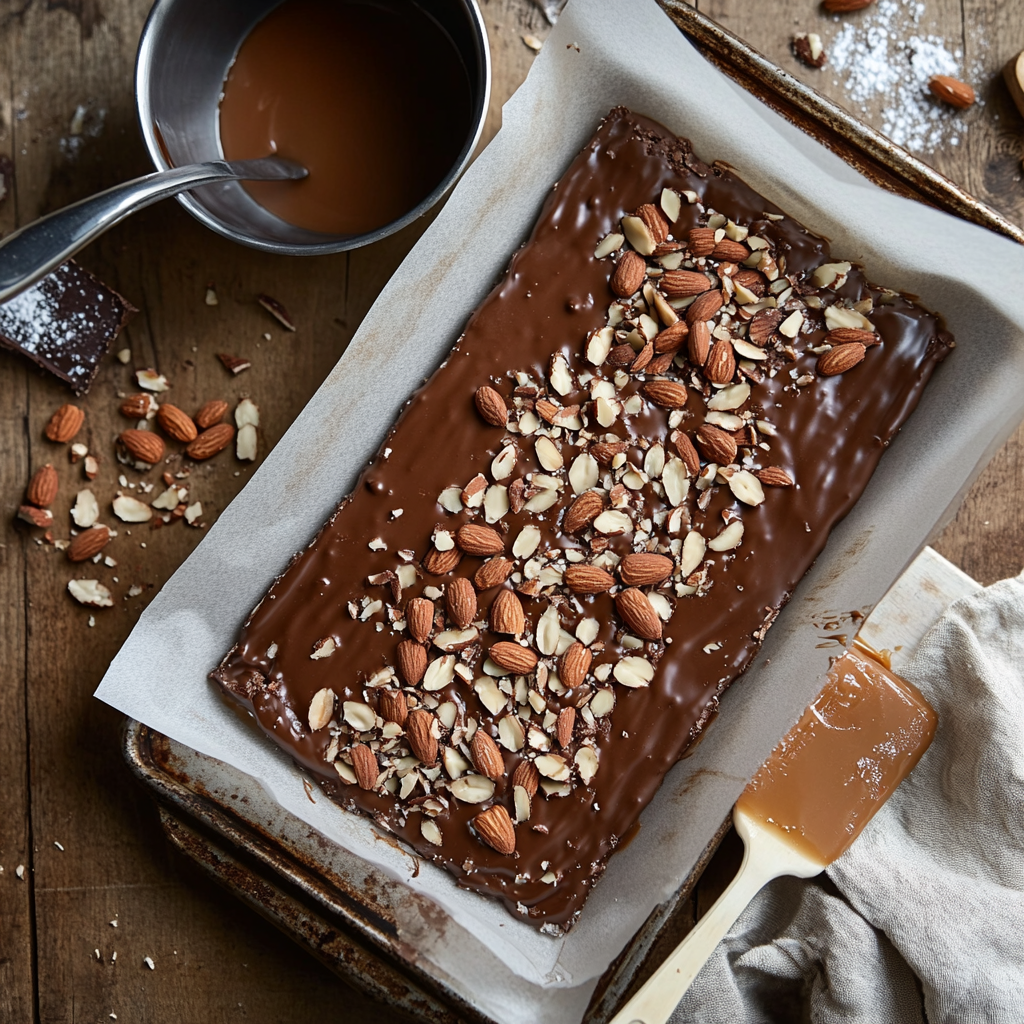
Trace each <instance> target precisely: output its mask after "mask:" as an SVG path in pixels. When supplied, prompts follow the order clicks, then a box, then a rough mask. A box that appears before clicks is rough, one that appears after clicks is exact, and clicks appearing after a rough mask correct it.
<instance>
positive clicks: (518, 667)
mask: <svg viewBox="0 0 1024 1024" xmlns="http://www.w3.org/2000/svg"><path fill="white" fill-rule="evenodd" d="M488 653H489V654H490V657H491V661H493V662H494V663H495V664H496V665H500V666H501V667H502V668H507V669H508V670H509V672H515V673H516V675H527V674H528V673H530V672H532V671H533V670H534V669H535V668H536V667H537V655H536V654H535V653H534V652H533V651H531V650H530V649H529V648H528V647H521V646H520V645H519V644H516V643H512V641H511V640H499V641H498V642H497V643H496V644H494V645H493V646H492V647H491V649H490V651H489V652H488Z"/></svg>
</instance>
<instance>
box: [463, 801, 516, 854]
mask: <svg viewBox="0 0 1024 1024" xmlns="http://www.w3.org/2000/svg"><path fill="white" fill-rule="evenodd" d="M473 828H474V829H476V834H477V835H478V836H479V837H480V838H481V839H482V840H483V841H484V842H485V843H486V844H487V845H488V846H489V847H490V848H491V849H492V850H496V851H497V852H498V853H500V854H502V855H503V856H505V857H510V856H511V855H512V854H513V853H515V852H516V830H515V827H514V826H513V825H512V819H511V818H510V817H509V816H508V811H506V810H505V808H504V807H502V806H501V804H492V805H491V806H490V807H488V808H487V810H486V811H482V812H481V813H480V814H478V815H477V816H476V817H475V818H474V819H473Z"/></svg>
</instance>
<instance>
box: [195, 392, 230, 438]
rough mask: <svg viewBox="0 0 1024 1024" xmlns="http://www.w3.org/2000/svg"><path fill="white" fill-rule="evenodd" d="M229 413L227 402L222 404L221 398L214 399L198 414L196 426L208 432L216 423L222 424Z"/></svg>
mask: <svg viewBox="0 0 1024 1024" xmlns="http://www.w3.org/2000/svg"><path fill="white" fill-rule="evenodd" d="M227 411H228V403H227V402H222V401H221V400H220V399H219V398H213V399H211V400H210V401H209V402H207V403H206V404H205V405H204V406H203V407H202V409H200V410H199V412H197V413H196V415H195V425H196V426H197V427H198V428H199V429H200V430H208V429H209V428H210V427H212V426H213V425H214V424H215V423H220V421H221V420H222V419H224V414H225V413H226V412H227Z"/></svg>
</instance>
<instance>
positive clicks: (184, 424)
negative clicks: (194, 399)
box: [156, 402, 199, 444]
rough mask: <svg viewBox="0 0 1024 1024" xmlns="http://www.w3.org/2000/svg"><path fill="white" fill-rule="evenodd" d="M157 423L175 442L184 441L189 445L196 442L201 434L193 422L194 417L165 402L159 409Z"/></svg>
mask: <svg viewBox="0 0 1024 1024" xmlns="http://www.w3.org/2000/svg"><path fill="white" fill-rule="evenodd" d="M156 421H157V423H159V424H160V426H161V427H163V429H164V430H165V431H166V432H167V433H168V434H170V435H171V437H173V438H174V440H175V441H183V442H184V443H185V444H188V442H189V441H194V440H195V439H196V437H197V436H198V434H199V431H198V430H196V425H195V423H193V422H192V417H191V416H189V415H188V414H187V413H184V412H182V411H181V409H179V408H178V407H177V406H176V405H171V403H170V402H165V403H164V404H163V405H161V406H160V408H159V409H157V411H156Z"/></svg>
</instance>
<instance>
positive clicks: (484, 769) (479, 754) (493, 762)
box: [469, 729, 505, 781]
mask: <svg viewBox="0 0 1024 1024" xmlns="http://www.w3.org/2000/svg"><path fill="white" fill-rule="evenodd" d="M469 752H470V755H471V756H472V758H473V765H474V767H475V768H476V770H477V771H478V772H479V773H480V774H481V775H486V776H487V778H489V779H492V780H494V781H497V780H498V779H500V778H501V777H502V776H503V775H504V774H505V760H504V758H503V757H502V756H501V751H500V750H499V749H498V744H497V743H495V742H494V740H492V739H491V737H490V736H488V735H487V733H486V732H484V730H483V729H477V731H476V732H475V733H473V742H472V743H470V745H469Z"/></svg>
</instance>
